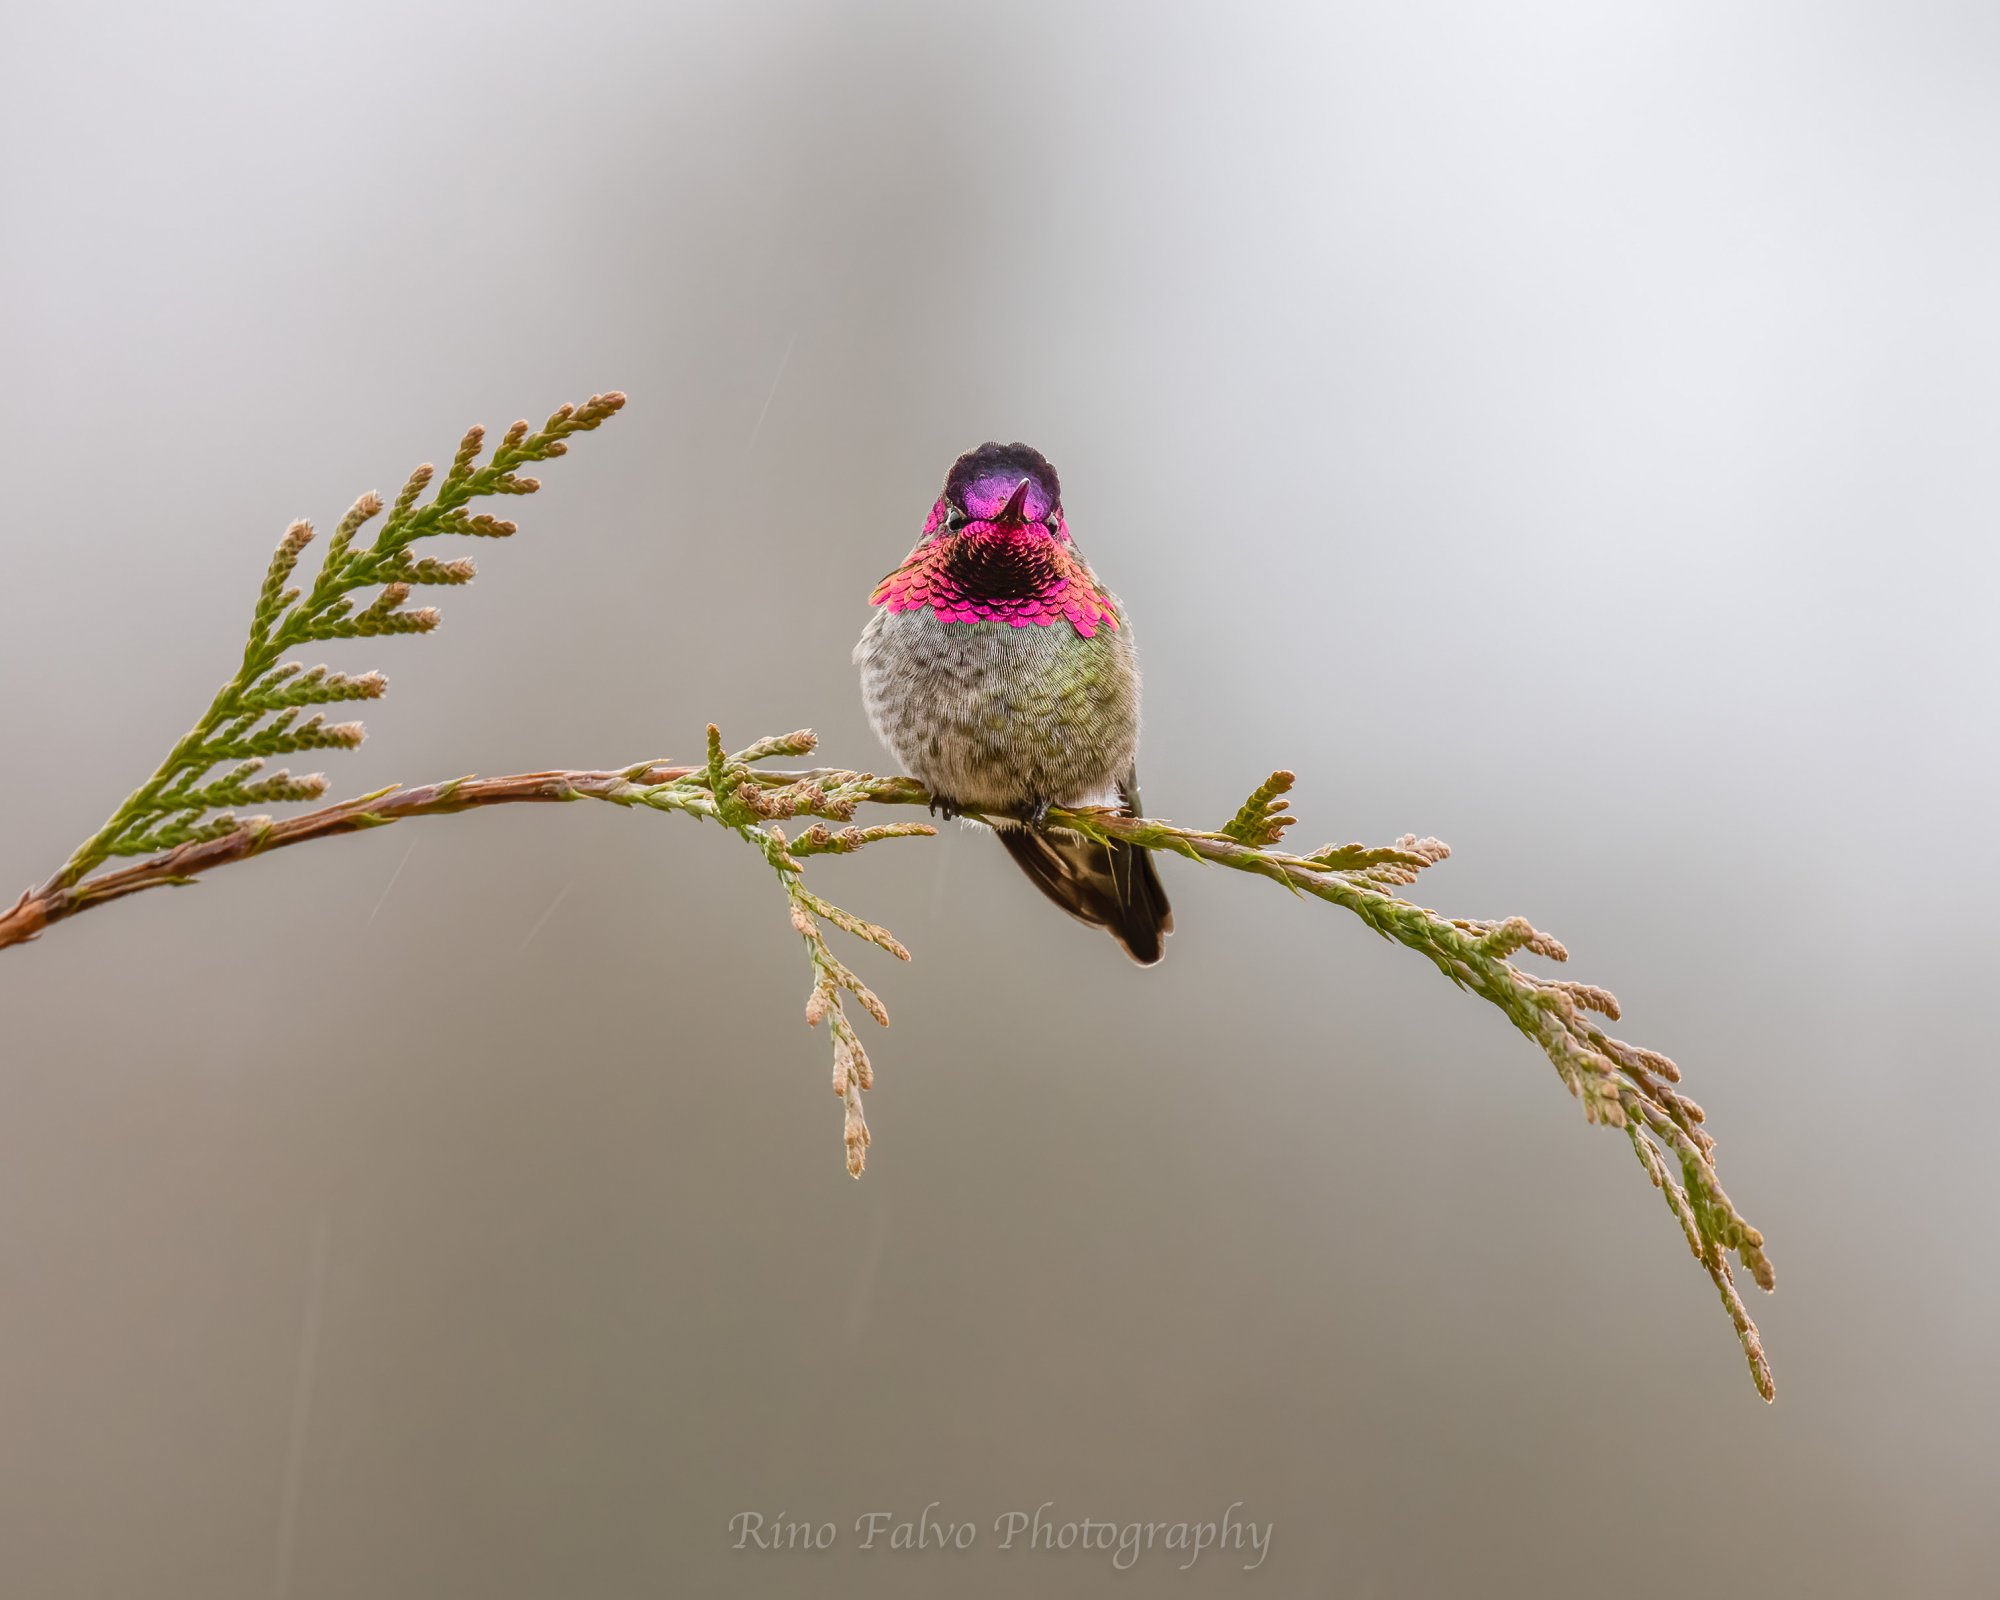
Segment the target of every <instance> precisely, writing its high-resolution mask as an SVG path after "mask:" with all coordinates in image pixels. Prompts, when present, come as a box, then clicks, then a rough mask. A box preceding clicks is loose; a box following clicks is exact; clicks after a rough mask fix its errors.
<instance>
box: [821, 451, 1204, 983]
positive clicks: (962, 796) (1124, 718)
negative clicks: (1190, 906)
mask: <svg viewBox="0 0 2000 1600" xmlns="http://www.w3.org/2000/svg"><path fill="white" fill-rule="evenodd" d="M869 601H870V604H872V605H874V606H875V607H876V608H877V610H876V612H875V615H874V616H873V617H871V618H870V619H869V622H868V626H867V628H866V629H864V630H863V632H862V635H861V642H860V643H859V644H858V645H856V646H855V647H854V660H855V664H856V665H858V666H859V667H860V668H861V690H862V696H863V698H864V699H865V701H866V702H867V706H868V716H869V719H870V720H871V721H872V722H873V723H874V724H875V731H876V733H877V734H878V735H880V736H881V739H882V742H883V743H884V744H886V745H887V746H888V747H889V748H890V750H891V751H893V752H894V753H895V756H896V759H897V760H898V761H900V762H901V763H902V764H903V765H904V767H905V768H907V769H908V771H909V772H910V774H911V775H912V776H913V777H915V778H916V779H917V780H918V781H919V782H921V783H922V784H923V785H924V787H925V788H927V789H929V790H930V792H931V794H932V796H933V797H934V807H935V808H936V809H941V810H942V811H943V812H944V814H945V815H946V816H955V815H957V814H958V813H959V812H960V811H979V812H983V813H985V814H986V815H987V816H988V817H990V818H993V819H996V820H997V821H998V822H999V828H998V831H999V834H1000V840H1001V842H1002V843H1003V844H1005V845H1006V846H1007V849H1008V851H1009V853H1010V854H1012V856H1013V857H1014V859H1015V861H1016V862H1018V863H1019V864H1020V866H1021V868H1022V870H1024V871H1025V872H1026V873H1027V874H1028V876H1029V877H1030V878H1032V879H1033V880H1034V882H1035V886H1036V887H1037V888H1039V889H1040V890H1041V891H1042V893H1044V894H1045V895H1047V896H1048V897H1049V898H1050V899H1051V900H1053V901H1055V903H1056V904H1057V905H1059V906H1061V907H1062V908H1063V910H1065V911H1067V912H1069V914H1070V915H1071V916H1073V917H1076V918H1077V919H1078V920H1079V921H1082V922H1087V923H1089V924H1090V925H1091V926H1092V927H1094V928H1104V929H1107V930H1108V931H1109V932H1110V934H1111V936H1112V938H1114V939H1116V940H1117V941H1118V942H1119V943H1120V944H1121V945H1123V946H1124V947H1125V950H1126V952H1127V954H1129V955H1130V956H1131V957H1132V959H1133V960H1134V961H1137V962H1141V963H1143V964H1151V963H1152V962H1155V961H1158V960H1159V959H1160V940H1161V937H1162V936H1163V935H1165V934H1167V933H1170V932H1172V931H1173V926H1174V917H1173V912H1172V911H1171V910H1170V909H1169V908H1168V905H1167V897H1166V895H1165V893H1164V892H1163V891H1162V890H1161V888H1160V880H1159V878H1158V877H1156V876H1155V875H1154V872H1153V863H1152V857H1151V856H1150V854H1149V853H1148V852H1146V851H1144V850H1141V849H1138V848H1137V847H1135V846H1133V845H1127V844H1115V843H1114V844H1108V845H1106V844H1094V843H1092V842H1091V841H1090V840H1088V839H1085V838H1083V837H1082V836H1080V835H1078V834H1075V833H1070V832H1067V831H1064V830H1062V829H1058V828H1050V827H1048V826H1046V820H1047V817H1048V811H1049V808H1050V807H1051V806H1109V807H1114V808H1116V809H1118V810H1120V811H1123V812H1126V813H1128V814H1137V812H1138V809H1139V783H1138V776H1137V774H1136V772H1135V770H1134V767H1133V758H1134V757H1135V755H1136V754H1137V752H1138V748H1139V669H1138V664H1137V661H1136V659H1135V657H1134V654H1133V649H1132V630H1131V627H1130V625H1129V624H1128V623H1127V622H1126V620H1125V614H1124V611H1123V610H1122V609H1121V608H1120V606H1119V604H1118V601H1117V599H1116V597H1114V596H1113V595H1112V594H1111V593H1110V591H1109V590H1107V589H1105V588H1103V587H1102V586H1101V585H1100V584H1099V583H1098V581H1097V576H1096V574H1095V573H1093V572H1092V571H1091V570H1090V568H1089V567H1088V566H1087V565H1086V564H1085V563H1084V560H1083V557H1082V556H1080V555H1079V554H1077V550H1076V546H1075V545H1074V544H1072V543H1071V542H1070V537H1069V526H1068V524H1067V523H1066V522H1065V521H1064V518H1063V511H1062V485H1061V482H1060V480H1058V478H1057V477H1056V469H1055V468H1054V467H1052V466H1050V465H1049V462H1048V458H1047V457H1045V456H1044V455H1043V454H1042V453H1041V452H1040V451H1039V450H1031V449H1030V448H1029V447H1028V446H1027V445H1024V444H983V445H981V446H980V447H979V448H978V449H977V450H969V451H967V452H966V453H965V454H964V455H962V456H960V457H959V458H958V459H957V460H956V461H954V462H953V463H952V466H951V471H950V472H949V473H948V474H946V476H945V481H944V493H943V494H941V495H939V496H938V500H937V504H936V505H934V506H932V507H931V514H930V517H929V519H928V520H927V521H926V522H925V523H924V532H923V537H922V538H920V539H919V540H918V541H917V546H916V548H915V549H914V550H912V551H911V552H910V554H909V557H908V559H906V560H905V561H904V562H903V564H902V565H901V566H900V567H898V568H897V569H896V570H895V571H894V572H892V573H890V574H889V576H888V577H886V578H884V579H883V580H882V581H881V583H879V584H877V585H876V587H875V592H874V594H873V595H871V596H870V597H869ZM1003 819H1004V820H1003Z"/></svg>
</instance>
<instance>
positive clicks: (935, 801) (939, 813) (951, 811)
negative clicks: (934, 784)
mask: <svg viewBox="0 0 2000 1600" xmlns="http://www.w3.org/2000/svg"><path fill="white" fill-rule="evenodd" d="M929 811H930V814H931V815H932V816H934V817H943V818H944V820H945V821H946V822H955V821H957V820H958V819H959V818H960V817H962V816H964V815H965V810H964V808H963V807H962V806H960V805H958V804H957V802H955V801H952V800H947V799H945V798H944V797H943V796H942V795H935V794H934V795H932V796H931V801H930V806H929Z"/></svg>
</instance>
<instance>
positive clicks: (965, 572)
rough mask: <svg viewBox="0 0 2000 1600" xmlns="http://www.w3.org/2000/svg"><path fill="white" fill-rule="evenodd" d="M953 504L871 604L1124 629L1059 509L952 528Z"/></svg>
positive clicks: (940, 508) (943, 508)
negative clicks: (1041, 517)
mask: <svg viewBox="0 0 2000 1600" xmlns="http://www.w3.org/2000/svg"><path fill="white" fill-rule="evenodd" d="M949 510H950V507H949V506H948V505H947V504H946V503H945V502H944V501H943V500H939V501H938V503H937V504H936V505H934V506H933V507H931V514H930V519H929V520H928V521H927V522H925V524H924V537H923V539H922V540H921V541H919V543H918V545H917V547H916V549H914V550H912V551H911V552H910V555H909V559H908V560H906V561H905V562H904V563H903V564H902V565H901V566H900V567H898V568H897V569H896V570H895V571H894V572H892V573H890V574H889V576H888V577H886V578H884V579H883V580H882V581H881V582H880V583H878V584H877V585H876V586H875V592H874V593H873V594H872V595H870V596H869V597H868V603H869V604H870V605H877V606H887V607H888V608H889V609H890V610H891V611H921V610H923V609H924V608H925V607H926V606H928V607H929V608H930V609H931V610H932V611H934V612H936V613H937V619H938V621H940V622H1005V623H1008V624H1010V625H1011V626H1013V627H1016V628H1028V627H1035V628H1047V627H1051V626H1053V625H1054V624H1055V623H1057V622H1067V623H1069V624H1070V626H1071V627H1073V628H1075V629H1076V631H1077V633H1078V635H1079V636H1080V637H1082V638H1085V639H1089V638H1092V637H1093V636H1095V634H1096V633H1097V630H1098V629H1099V628H1110V629H1113V630H1116V628H1117V627H1118V615H1117V613H1116V612H1115V611H1113V610H1112V608H1111V596H1110V595H1108V594H1106V593H1105V592H1104V590H1103V589H1101V588H1100V587H1098V583H1097V575H1096V574H1095V573H1093V572H1092V571H1091V570H1090V568H1089V567H1088V566H1087V565H1086V564H1085V562H1084V559H1083V557H1082V556H1080V555H1078V554H1077V553H1076V547H1075V546H1074V545H1072V544H1071V543H1070V542H1069V528H1068V525H1067V524H1066V523H1065V522H1064V521H1063V517H1062V513H1061V512H1057V513H1056V515H1055V519H1054V522H1053V525H1052V526H1048V527H1044V526H1043V525H1042V524H1040V523H1035V522H1027V523H1006V524H1003V523H994V522H968V523H966V524H965V526H964V527H962V528H958V529H955V530H954V529H947V528H946V526H945V518H946V516H947V514H948V513H949Z"/></svg>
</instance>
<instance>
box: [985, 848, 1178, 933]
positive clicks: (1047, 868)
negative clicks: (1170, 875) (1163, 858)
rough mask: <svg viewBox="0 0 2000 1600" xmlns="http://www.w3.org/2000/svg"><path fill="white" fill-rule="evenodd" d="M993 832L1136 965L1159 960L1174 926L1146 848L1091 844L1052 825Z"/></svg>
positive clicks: (1044, 887) (1041, 883) (1038, 880)
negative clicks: (1106, 935)
mask: <svg viewBox="0 0 2000 1600" xmlns="http://www.w3.org/2000/svg"><path fill="white" fill-rule="evenodd" d="M998 831H999V834H1000V842H1001V843H1002V844H1004V845H1005V846H1006V847H1007V853H1008V854H1009V855H1011V856H1012V857H1013V858H1014V859H1015V861H1016V862H1018V863H1019V864H1020V867H1021V870H1022V871H1023V872H1025V873H1027V875H1028V876H1029V877H1030V878H1032V879H1034V881H1035V887H1036V888H1038V889H1040V890H1041V891H1042V893H1043V894H1045V895H1047V896H1048V897H1049V898H1050V899H1051V900H1053V901H1055V903H1056V904H1057V905H1059V906H1061V907H1062V908H1063V910H1065V911H1067V912H1068V913H1069V914H1070V915H1071V916H1073V917H1075V918H1076V919H1077V921H1079V922H1087V923H1089V924H1090V926H1091V927H1093V928H1103V929H1104V930H1105V931H1106V932H1107V933H1109V934H1110V935H1111V937H1112V938H1114V939H1116V940H1117V941H1118V942H1119V943H1120V944H1121V945H1123V946H1124V947H1125V953H1126V954H1127V955H1129V956H1130V957H1131V958H1132V959H1133V960H1134V961H1136V962H1138V963H1139V965H1140V966H1142V967H1150V966H1151V965H1152V964H1153V963H1154V962H1155V961H1158V960H1159V959H1160V956H1161V953H1162V952H1161V949H1160V941H1161V939H1163V938H1164V937H1165V936H1166V935H1167V934H1170V933H1172V932H1173V931H1174V913H1173V908H1172V907H1171V906H1169V905H1168V904H1167V896H1166V891H1165V890H1163V889H1162V888H1161V887H1160V879H1159V876H1158V874H1156V873H1155V872H1154V871H1153V853H1152V852H1151V851H1150V850H1141V849H1140V848H1139V847H1138V846H1136V845H1129V844H1095V843H1093V842H1092V841H1090V840H1088V839H1086V838H1084V837H1082V836H1081V835H1080V834H1074V833H1065V832H1063V831H1062V830H1061V829H1054V828H1052V829H1050V830H1048V831H1047V832H1043V831H1041V830H1038V829H1034V828H1019V827H1016V828H1002V829H999V830H998Z"/></svg>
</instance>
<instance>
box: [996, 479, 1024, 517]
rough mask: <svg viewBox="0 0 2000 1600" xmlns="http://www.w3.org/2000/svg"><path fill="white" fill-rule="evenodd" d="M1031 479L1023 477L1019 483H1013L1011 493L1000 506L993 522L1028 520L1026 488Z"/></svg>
mask: <svg viewBox="0 0 2000 1600" xmlns="http://www.w3.org/2000/svg"><path fill="white" fill-rule="evenodd" d="M1033 481H1034V480H1033V479H1031V478H1023V479H1022V480H1021V481H1020V482H1019V483H1017V484H1015V485H1014V492H1013V494H1011V495H1010V496H1008V499H1007V503H1006V504H1005V505H1004V506H1002V507H1001V508H1000V514H999V515H998V516H997V517H995V518H994V519H993V520H994V521H995V522H1026V521H1027V520H1028V489H1029V487H1030V485H1031V484H1032V483H1033Z"/></svg>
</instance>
